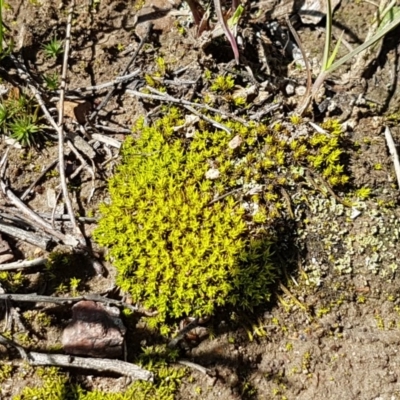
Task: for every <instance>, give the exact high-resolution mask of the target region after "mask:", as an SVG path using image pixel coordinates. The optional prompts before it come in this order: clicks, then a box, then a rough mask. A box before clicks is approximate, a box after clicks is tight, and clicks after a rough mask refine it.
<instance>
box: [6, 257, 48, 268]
mask: <svg viewBox="0 0 400 400" xmlns="http://www.w3.org/2000/svg"><path fill="white" fill-rule="evenodd" d="M46 262H47V258H46V257H39V258H35V259H34V260H20V261H15V262H12V263H8V264H0V271H10V270H14V269H20V268H32V267H37V266H38V265H43V264H46Z"/></svg>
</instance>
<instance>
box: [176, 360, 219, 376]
mask: <svg viewBox="0 0 400 400" xmlns="http://www.w3.org/2000/svg"><path fill="white" fill-rule="evenodd" d="M177 363H178V364H181V365H185V366H186V367H189V368H192V369H195V370H197V371H199V372H201V373H202V374H204V375H207V376H211V377H215V372H213V371H211V370H210V369H208V368H205V367H203V366H202V365H199V364H196V363H194V362H191V361H188V360H178V361H177Z"/></svg>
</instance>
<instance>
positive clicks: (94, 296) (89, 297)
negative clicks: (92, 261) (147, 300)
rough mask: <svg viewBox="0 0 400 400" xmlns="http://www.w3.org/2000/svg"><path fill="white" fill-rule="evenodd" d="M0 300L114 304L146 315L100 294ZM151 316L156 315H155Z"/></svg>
mask: <svg viewBox="0 0 400 400" xmlns="http://www.w3.org/2000/svg"><path fill="white" fill-rule="evenodd" d="M0 300H9V301H20V302H24V303H54V304H72V303H78V302H79V301H82V300H92V301H96V302H98V303H104V304H113V305H115V306H118V307H123V308H129V310H131V311H133V312H139V313H144V311H142V310H140V309H139V307H135V306H133V305H132V304H128V303H125V302H123V301H119V300H114V299H109V298H107V297H103V296H100V295H98V294H87V295H84V296H78V297H54V296H41V295H37V294H36V293H32V294H16V293H6V294H1V293H0ZM149 315H154V313H153V314H149Z"/></svg>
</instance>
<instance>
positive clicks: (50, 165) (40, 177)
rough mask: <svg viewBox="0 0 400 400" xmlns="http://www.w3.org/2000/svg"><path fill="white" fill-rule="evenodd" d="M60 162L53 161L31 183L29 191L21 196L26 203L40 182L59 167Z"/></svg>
mask: <svg viewBox="0 0 400 400" xmlns="http://www.w3.org/2000/svg"><path fill="white" fill-rule="evenodd" d="M57 163H58V160H53V161H52V162H51V163H50V164H49V165H48V166H47V167H46V168H45V169H44V170H43V171H42V173H41V174H40V175H39V176H38V177H37V178H36V179H35V180H34V181H33V182H32V183H31V185H30V186H29V187H28V189H26V190H25V192H24V193H23V194H22V196H21V200H22V201H24V200H25V199H26V197H27V196H28V195H29V193H30V192H31V191H32V189H33V188H34V187H35V186H36V185H37V184H38V182H39V181H40V180H41V179H42V178H43V177H44V176H45V175H46V174H47V173H48V172H49V171H50V170H51V169H52V168H53V167H55V166H56V165H57Z"/></svg>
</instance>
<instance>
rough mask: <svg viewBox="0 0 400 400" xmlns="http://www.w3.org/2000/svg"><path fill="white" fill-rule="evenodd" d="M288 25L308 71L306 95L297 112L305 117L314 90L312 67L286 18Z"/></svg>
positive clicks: (288, 19) (297, 36)
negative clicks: (312, 89)
mask: <svg viewBox="0 0 400 400" xmlns="http://www.w3.org/2000/svg"><path fill="white" fill-rule="evenodd" d="M286 23H287V25H288V27H289V30H290V32H291V33H292V35H293V38H294V40H295V42H296V44H297V46H299V49H300V52H301V55H302V57H303V60H304V65H305V66H306V71H307V86H306V93H305V94H304V96H303V99H302V101H301V103H300V105H299V106H298V107H297V112H298V113H299V115H303V113H304V111H305V110H307V108H308V106H309V105H310V102H311V88H312V80H311V67H310V63H309V62H308V58H307V54H306V52H305V50H304V47H303V44H302V43H301V40H300V38H299V35H298V34H297V32H296V30H295V29H294V28H293V26H292V23H291V22H290V18H289V17H287V18H286Z"/></svg>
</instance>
